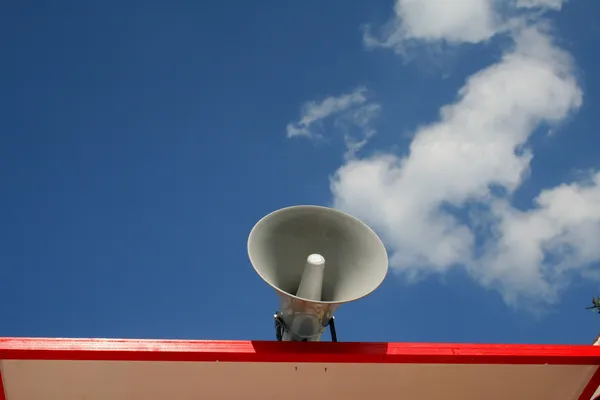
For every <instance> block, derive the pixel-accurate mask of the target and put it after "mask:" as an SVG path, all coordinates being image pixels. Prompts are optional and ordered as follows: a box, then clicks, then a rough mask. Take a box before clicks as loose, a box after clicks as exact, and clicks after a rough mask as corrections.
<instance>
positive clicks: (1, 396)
mask: <svg viewBox="0 0 600 400" xmlns="http://www.w3.org/2000/svg"><path fill="white" fill-rule="evenodd" d="M0 400H6V393H5V392H4V384H3V383H2V369H0Z"/></svg>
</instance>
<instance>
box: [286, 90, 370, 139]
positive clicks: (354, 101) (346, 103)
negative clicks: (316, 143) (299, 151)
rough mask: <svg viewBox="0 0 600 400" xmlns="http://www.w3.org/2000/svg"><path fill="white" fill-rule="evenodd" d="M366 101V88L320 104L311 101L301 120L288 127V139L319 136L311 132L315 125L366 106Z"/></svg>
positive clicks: (330, 98)
mask: <svg viewBox="0 0 600 400" xmlns="http://www.w3.org/2000/svg"><path fill="white" fill-rule="evenodd" d="M366 101H367V98H366V97H365V89H364V88H358V89H356V90H355V91H353V92H352V93H347V94H343V95H341V96H338V97H327V98H326V99H324V100H321V101H319V102H317V101H309V102H307V103H305V104H304V105H303V106H302V116H301V117H300V120H299V121H298V122H295V123H291V124H288V125H287V129H286V130H287V137H289V138H291V137H294V136H308V137H311V136H313V137H314V136H318V135H319V134H318V133H316V132H314V131H313V130H311V129H312V128H313V127H314V125H315V124H318V123H320V122H321V121H323V120H324V119H326V118H328V117H330V116H331V115H334V114H337V113H340V112H342V111H346V110H348V109H349V108H351V107H354V106H356V105H360V104H364V103H365V102H366Z"/></svg>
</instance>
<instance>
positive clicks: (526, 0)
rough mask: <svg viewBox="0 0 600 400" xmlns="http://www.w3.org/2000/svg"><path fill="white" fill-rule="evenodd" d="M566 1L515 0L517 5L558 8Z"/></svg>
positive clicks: (521, 6) (522, 6)
mask: <svg viewBox="0 0 600 400" xmlns="http://www.w3.org/2000/svg"><path fill="white" fill-rule="evenodd" d="M566 2H567V0H517V7H520V8H547V9H551V10H560V9H561V8H562V6H563V4H564V3H566Z"/></svg>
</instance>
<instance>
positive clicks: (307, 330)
mask: <svg viewBox="0 0 600 400" xmlns="http://www.w3.org/2000/svg"><path fill="white" fill-rule="evenodd" d="M248 255H249V257H250V262H251V263H252V265H253V266H254V269H255V270H256V272H257V273H258V275H260V277H261V278H262V279H263V280H264V281H265V282H267V283H268V284H269V285H271V287H273V288H274V289H275V290H276V291H277V293H278V294H279V297H280V308H279V311H278V312H277V313H276V314H275V319H276V328H277V338H278V340H290V341H291V340H293V341H318V340H320V338H321V335H322V333H323V332H324V330H325V328H327V326H328V325H330V326H331V323H332V322H333V313H334V311H335V310H336V309H337V307H339V305H340V304H343V303H348V302H350V301H354V300H358V299H360V298H362V297H364V296H366V295H368V294H370V293H371V292H372V291H374V290H375V289H377V287H378V286H379V285H380V284H381V282H382V281H383V279H384V278H385V276H386V273H387V270H388V258H387V252H386V250H385V247H384V245H383V243H382V242H381V240H380V239H379V237H378V236H377V235H376V234H375V232H373V231H372V230H371V228H369V227H368V226H367V225H366V224H364V223H363V222H361V221H360V220H358V219H356V218H354V217H352V216H350V215H348V214H345V213H343V212H341V211H338V210H334V209H332V208H327V207H319V206H295V207H288V208H282V209H280V210H277V211H274V212H272V213H271V214H269V215H267V216H265V217H264V218H262V219H261V220H260V221H259V222H258V223H257V224H256V225H255V226H254V228H253V229H252V231H251V232H250V237H249V238H248ZM331 327H332V328H334V327H333V326H331ZM332 338H333V339H334V340H336V338H335V330H334V329H332Z"/></svg>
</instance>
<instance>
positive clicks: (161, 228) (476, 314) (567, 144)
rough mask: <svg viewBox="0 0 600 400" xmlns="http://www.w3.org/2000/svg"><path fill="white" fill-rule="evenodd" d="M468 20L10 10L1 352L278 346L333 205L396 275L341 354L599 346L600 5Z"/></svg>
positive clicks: (370, 10) (2, 145)
mask: <svg viewBox="0 0 600 400" xmlns="http://www.w3.org/2000/svg"><path fill="white" fill-rule="evenodd" d="M453 3H454V4H455V5H454V6H452V7H450V8H448V4H449V3H448V2H446V1H445V0H422V1H420V2H416V3H412V2H409V1H405V0H398V2H397V3H395V2H394V1H392V0H386V1H383V0H376V1H375V0H373V1H368V2H367V1H362V2H359V1H355V2H348V1H342V0H331V1H327V2H319V3H318V4H317V2H281V1H274V0H262V1H260V2H248V1H232V2H218V1H212V2H208V1H207V2H193V1H179V2H138V1H128V2H113V1H108V2H103V3H102V4H100V3H98V2H84V1H80V2H65V1H56V2H53V3H52V4H50V3H47V2H41V1H28V2H26V1H21V2H12V3H7V4H4V5H3V6H2V8H1V10H2V11H1V12H0V30H1V34H0V38H1V39H0V41H1V43H2V48H3V54H4V57H3V62H2V63H1V64H0V72H1V74H2V77H3V79H2V83H1V88H2V90H1V91H0V93H1V95H0V101H1V104H0V105H1V109H2V111H3V112H2V118H1V119H0V121H1V124H2V125H1V127H0V129H1V131H0V132H1V134H0V182H1V184H2V188H3V192H2V196H1V197H0V243H1V245H0V301H1V303H2V305H3V307H2V320H1V321H0V336H62V337H131V338H189V339H192V338H196V339H268V340H270V339H272V338H273V334H274V333H273V321H272V314H273V312H274V311H275V309H276V307H277V298H276V296H275V294H274V292H273V291H272V290H271V289H270V288H269V287H268V286H267V285H266V284H265V283H264V282H262V281H261V280H260V278H259V277H258V276H257V275H256V274H255V273H254V270H253V269H252V267H251V265H250V263H249V261H248V257H247V253H246V240H247V235H248V233H249V231H250V229H251V228H252V226H253V225H254V223H255V222H256V221H258V220H259V219H260V218H261V217H262V216H264V215H265V214H267V213H269V212H271V211H274V210H276V209H278V208H281V207H285V206H290V205H296V204H318V205H330V206H335V207H337V208H340V209H343V210H345V211H347V212H350V213H351V214H353V215H356V216H357V217H360V218H361V219H363V220H364V221H365V222H367V223H369V224H370V225H371V226H372V227H373V228H374V229H375V230H376V231H377V232H378V233H379V234H380V236H381V237H382V239H383V240H384V241H385V243H386V246H387V248H388V250H389V254H390V262H391V264H390V274H389V275H388V277H387V279H386V281H385V282H384V283H383V285H382V286H381V287H380V289H379V290H377V291H376V292H374V293H373V294H372V295H371V296H369V297H367V298H365V299H363V300H361V301H359V302H356V303H351V304H348V305H345V306H343V307H342V308H341V309H340V310H339V311H338V313H337V324H338V335H339V337H340V339H341V340H345V341H349V340H351V341H456V342H503V343H515V342H521V343H591V342H592V341H593V339H594V338H595V336H596V335H597V333H598V327H599V326H600V325H599V324H600V319H599V318H600V317H598V316H596V315H594V314H591V313H590V312H587V311H585V310H584V307H586V306H587V305H588V303H589V302H590V300H591V297H592V296H596V295H600V288H599V285H598V282H599V276H600V270H599V268H598V267H600V263H599V262H600V254H599V250H598V249H599V248H600V245H598V237H600V215H599V209H600V206H599V204H600V179H598V175H596V172H595V171H596V169H597V168H598V167H600V162H599V157H598V155H599V154H600V153H599V150H598V149H599V148H600V139H598V132H597V125H596V120H597V115H598V113H599V112H600V108H599V106H598V104H600V103H599V102H598V99H599V98H600V80H599V78H598V74H597V73H596V71H597V70H598V68H599V67H600V58H599V57H598V55H597V51H596V48H597V43H596V39H595V38H597V37H598V34H599V33H600V25H599V24H598V22H597V18H596V16H597V15H598V14H599V13H600V3H598V2H595V1H592V0H571V1H561V0H529V1H528V0H511V1H509V2H507V3H506V4H505V5H504V7H503V8H502V9H499V8H498V4H497V3H494V2H493V1H491V0H468V1H464V2H463V3H460V4H458V2H453ZM411 4H412V5H411ZM415 4H416V5H415ZM415 7H416V8H415ZM536 199H537V200H536Z"/></svg>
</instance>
